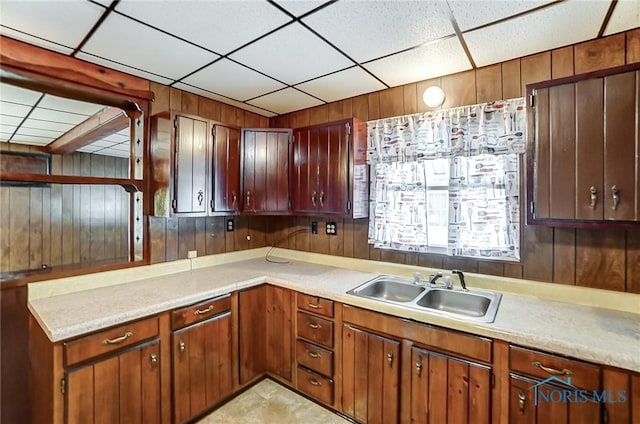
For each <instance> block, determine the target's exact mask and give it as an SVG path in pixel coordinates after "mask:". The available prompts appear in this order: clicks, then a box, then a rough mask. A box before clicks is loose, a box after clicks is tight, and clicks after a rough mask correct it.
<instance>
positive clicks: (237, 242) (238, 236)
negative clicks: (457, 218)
mask: <svg viewBox="0 0 640 424" xmlns="http://www.w3.org/2000/svg"><path fill="white" fill-rule="evenodd" d="M235 223H236V226H235V231H234V232H233V239H234V241H233V250H247V249H248V248H249V240H247V236H249V235H250V234H249V217H247V216H241V215H238V216H236V217H235Z"/></svg>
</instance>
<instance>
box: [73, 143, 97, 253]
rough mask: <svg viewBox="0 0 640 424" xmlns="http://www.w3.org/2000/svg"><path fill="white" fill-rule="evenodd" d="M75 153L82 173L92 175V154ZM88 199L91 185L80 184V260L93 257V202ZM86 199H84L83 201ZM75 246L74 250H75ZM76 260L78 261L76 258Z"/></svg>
mask: <svg viewBox="0 0 640 424" xmlns="http://www.w3.org/2000/svg"><path fill="white" fill-rule="evenodd" d="M74 155H77V156H79V162H80V175H83V176H84V175H91V156H90V155H80V154H79V153H75V154H74ZM86 199H91V186H86V185H83V186H80V198H79V199H78V203H79V204H80V228H79V235H78V237H79V242H80V250H79V253H80V260H79V262H89V261H91V260H92V259H93V258H92V252H91V244H92V240H91V236H92V231H91V208H92V206H91V202H87V201H86ZM83 200H84V201H83ZM75 250H76V249H75V246H74V251H75ZM74 262H76V261H75V260H74Z"/></svg>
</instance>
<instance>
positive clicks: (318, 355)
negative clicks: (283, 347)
mask: <svg viewBox="0 0 640 424" xmlns="http://www.w3.org/2000/svg"><path fill="white" fill-rule="evenodd" d="M307 355H309V356H310V357H312V358H313V359H318V358H319V357H320V356H321V355H320V354H319V353H318V352H312V351H310V350H307Z"/></svg>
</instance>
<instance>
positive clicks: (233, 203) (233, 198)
mask: <svg viewBox="0 0 640 424" xmlns="http://www.w3.org/2000/svg"><path fill="white" fill-rule="evenodd" d="M231 199H232V200H231V207H232V208H233V209H235V208H236V203H237V202H238V196H237V195H236V192H235V191H232V192H231Z"/></svg>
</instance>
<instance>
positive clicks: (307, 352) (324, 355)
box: [296, 339, 333, 377]
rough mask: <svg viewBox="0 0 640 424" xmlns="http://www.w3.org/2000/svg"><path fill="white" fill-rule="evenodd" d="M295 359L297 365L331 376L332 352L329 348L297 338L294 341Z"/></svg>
mask: <svg viewBox="0 0 640 424" xmlns="http://www.w3.org/2000/svg"><path fill="white" fill-rule="evenodd" d="M296 360H297V362H298V364H299V365H302V366H304V367H307V368H309V369H310V370H313V371H316V372H319V373H320V374H322V375H326V376H328V377H331V376H333V352H331V351H330V350H327V349H324V348H321V347H320V346H316V345H314V344H313V343H307V342H304V341H302V340H299V339H298V340H297V341H296Z"/></svg>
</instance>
